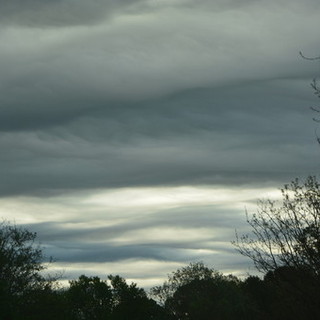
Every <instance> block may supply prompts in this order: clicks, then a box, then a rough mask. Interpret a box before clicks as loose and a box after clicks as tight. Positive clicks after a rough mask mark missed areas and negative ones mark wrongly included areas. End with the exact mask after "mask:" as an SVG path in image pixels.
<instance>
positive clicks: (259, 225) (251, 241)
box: [233, 177, 320, 276]
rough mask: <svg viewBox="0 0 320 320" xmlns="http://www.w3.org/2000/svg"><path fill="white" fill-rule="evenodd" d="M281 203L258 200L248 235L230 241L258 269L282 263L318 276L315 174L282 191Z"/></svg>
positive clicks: (319, 196) (319, 207)
mask: <svg viewBox="0 0 320 320" xmlns="http://www.w3.org/2000/svg"><path fill="white" fill-rule="evenodd" d="M281 192H282V202H281V203H280V204H279V203H277V202H274V201H271V200H266V201H260V203H259V209H258V211H257V213H255V214H253V215H252V216H251V217H249V216H248V214H247V221H248V223H249V225H250V226H251V228H252V233H251V234H245V235H242V236H240V237H239V236H238V235H237V238H236V241H234V242H233V244H234V245H235V246H236V248H237V250H238V251H239V252H240V253H241V254H242V255H244V256H247V257H249V258H250V259H251V260H252V261H253V262H254V264H255V266H256V267H257V269H258V270H259V271H262V272H265V273H266V272H268V271H273V270H276V269H278V268H279V267H281V266H289V267H295V268H298V269H304V270H308V272H309V273H312V274H314V275H315V276H319V275H320V185H319V183H318V182H317V180H316V178H315V177H308V178H307V179H306V181H305V182H304V183H302V184H301V183H300V182H299V181H298V180H297V179H296V180H295V181H293V182H292V183H291V184H289V185H286V186H285V187H284V188H283V189H282V190H281Z"/></svg>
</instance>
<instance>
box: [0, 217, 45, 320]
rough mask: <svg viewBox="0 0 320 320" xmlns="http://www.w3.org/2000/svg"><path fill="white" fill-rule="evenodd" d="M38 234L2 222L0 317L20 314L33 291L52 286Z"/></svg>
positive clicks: (0, 235)
mask: <svg viewBox="0 0 320 320" xmlns="http://www.w3.org/2000/svg"><path fill="white" fill-rule="evenodd" d="M35 239H36V233H33V232H30V231H28V230H27V229H24V228H20V227H17V226H16V225H12V224H10V223H8V222H2V223H1V224H0V317H2V318H3V319H7V318H8V319H10V318H12V317H13V315H14V314H17V313H19V311H20V310H21V309H22V306H23V305H24V304H25V301H26V300H25V298H26V297H28V296H30V292H33V291H35V290H38V291H39V290H44V289H45V288H49V287H50V286H51V283H50V282H48V281H47V280H46V279H45V278H44V277H43V275H42V274H41V273H40V272H41V271H42V270H44V269H45V267H44V265H43V253H42V250H41V248H40V247H39V245H38V244H36V242H35Z"/></svg>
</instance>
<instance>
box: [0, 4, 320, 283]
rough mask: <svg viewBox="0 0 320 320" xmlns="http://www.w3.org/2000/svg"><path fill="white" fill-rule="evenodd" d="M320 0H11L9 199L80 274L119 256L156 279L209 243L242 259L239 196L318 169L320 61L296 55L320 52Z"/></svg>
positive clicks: (4, 29)
mask: <svg viewBox="0 0 320 320" xmlns="http://www.w3.org/2000/svg"><path fill="white" fill-rule="evenodd" d="M319 6H320V5H319V3H318V2H316V1H313V0H308V1H304V2H301V1H287V0H282V1H268V2H264V1H249V0H248V1H233V0H230V1H206V0H199V1H187V0H185V1H184V0H175V1H167V0H149V1H146V0H140V1H138V0H137V1H100V0H97V1H90V2H85V1H71V0H60V1H38V0H30V1H17V0H12V1H2V2H0V25H1V30H0V43H1V51H0V64H1V75H0V148H1V153H0V173H1V181H0V196H1V215H2V216H3V217H4V218H8V219H10V220H12V219H14V220H16V221H17V222H18V223H19V224H20V223H21V224H25V225H26V226H28V227H30V228H31V229H34V230H36V231H37V232H38V234H39V237H40V240H41V241H42V243H43V244H44V245H45V247H46V250H47V252H48V254H49V255H50V254H52V255H54V256H55V257H56V258H57V259H58V263H59V265H60V266H63V268H66V269H67V270H68V272H69V276H71V275H75V274H77V272H79V270H80V269H81V266H82V267H83V268H85V269H86V268H87V269H88V270H89V269H90V270H91V271H90V272H94V271H97V272H98V271H99V272H101V273H102V271H101V270H102V268H104V267H106V266H108V267H110V268H111V269H112V270H111V271H110V272H113V270H114V269H115V268H116V266H118V267H119V268H121V263H122V262H124V263H126V264H128V265H130V266H132V268H133V269H134V270H135V271H134V272H133V271H132V272H131V273H130V274H129V273H128V275H129V276H130V277H131V278H132V279H137V278H139V277H140V278H141V279H142V278H144V281H146V283H148V284H150V283H151V282H152V281H153V282H154V281H156V279H158V280H157V281H159V277H160V275H159V273H160V271H164V270H166V272H169V271H171V270H170V268H171V267H173V266H179V265H181V264H182V263H185V262H187V261H190V260H198V259H202V260H205V262H208V263H212V264H214V265H215V266H216V267H217V268H220V269H223V270H230V271H232V270H234V271H236V272H240V273H241V272H242V271H243V270H244V269H245V267H244V264H243V263H244V262H243V260H242V258H241V257H238V256H237V255H235V253H234V251H233V249H232V247H231V246H230V241H231V240H232V239H233V234H234V233H233V230H234V228H245V227H244V225H243V211H244V206H245V205H248V204H251V203H255V199H257V198H258V197H260V196H261V194H263V193H264V192H265V190H266V188H268V191H269V192H270V190H272V188H273V189H276V188H277V187H281V185H282V184H283V183H286V182H288V181H290V180H291V179H293V178H295V177H304V176H306V175H309V174H312V175H314V174H317V172H318V170H319V166H318V148H317V143H316V136H317V125H316V123H314V122H313V121H312V117H313V116H314V114H313V113H312V112H311V111H310V109H309V107H311V106H316V105H317V104H318V102H319V101H318V99H317V97H315V96H314V95H313V94H312V90H311V89H310V87H309V82H310V81H311V79H312V78H314V77H317V76H318V74H319V68H318V67H319V65H318V61H307V60H304V59H302V57H301V56H300V55H299V51H303V53H304V54H305V55H306V56H310V57H315V56H318V54H319V47H318V44H317V42H316V41H315V39H317V37H318V21H319V13H320V10H319V9H320V8H319ZM315 131H316V132H315ZM179 188H187V189H183V192H182V191H181V189H179ZM188 188H191V189H188ZM270 188H271V189H270ZM128 190H129V191H128ZM190 190H191V191H190ZM199 190H200V191H199ZM204 190H206V191H204ZM221 190H223V191H221ZM234 190H236V191H234ZM252 190H256V191H255V192H253V191H252ZM141 192H144V195H143V194H142V193H141ZM163 192H164V193H163ZM241 192H245V193H247V196H246V197H245V198H246V200H245V201H243V199H240V198H238V197H237V195H238V194H239V193H241ZM129 194H130V196H129ZM182 194H183V196H182ZM248 194H250V196H248ZM170 195H171V196H170ZM215 195H218V196H219V197H220V198H221V199H223V201H222V202H221V203H220V202H219V201H218V200H217V199H216V198H215ZM170 197H172V198H171V200H172V199H173V203H170V201H169V200H168V199H170ZM177 197H178V198H179V197H180V198H179V201H178V202H177ZM194 198H196V199H198V200H197V201H196V202H193V201H190V199H194ZM90 199H91V200H90ZM210 199H211V200H210ZM213 199H215V201H213ZM134 200H136V201H134ZM139 201H140V202H139ZM212 201H213V202H212ZM244 202H245V203H244ZM141 203H143V205H141ZM146 203H148V205H146ZM125 204H127V206H126V205H125ZM240 217H241V218H240ZM139 261H140V267H141V266H142V265H143V266H149V267H150V273H148V272H147V271H146V270H144V271H143V272H145V276H144V275H141V274H139V267H138V266H139ZM157 263H158V267H156V265H157ZM68 266H69V267H68ZM130 268H131V267H130ZM145 268H147V267H145ZM133 269H132V270H133ZM241 270H242V271H241ZM83 272H85V270H84V271H83ZM162 276H164V274H162Z"/></svg>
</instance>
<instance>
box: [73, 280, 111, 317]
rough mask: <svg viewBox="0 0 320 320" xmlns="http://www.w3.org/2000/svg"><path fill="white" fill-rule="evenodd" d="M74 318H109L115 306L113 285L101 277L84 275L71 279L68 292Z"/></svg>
mask: <svg viewBox="0 0 320 320" xmlns="http://www.w3.org/2000/svg"><path fill="white" fill-rule="evenodd" d="M67 297H68V302H69V309H70V313H71V318H72V319H81V320H82V319H84V320H85V319H88V320H89V319H93V320H98V319H109V318H110V314H111V311H112V306H113V296H112V291H111V287H110V286H109V285H108V284H107V282H106V281H102V280H101V279H100V278H99V277H87V276H85V275H82V276H80V277H79V279H78V280H72V281H70V288H69V290H68V292H67Z"/></svg>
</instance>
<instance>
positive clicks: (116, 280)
mask: <svg viewBox="0 0 320 320" xmlns="http://www.w3.org/2000/svg"><path fill="white" fill-rule="evenodd" d="M108 278H109V280H110V281H111V286H112V292H113V298H114V307H113V313H112V320H122V319H130V320H142V319H143V320H152V319H154V320H169V319H170V318H169V317H168V315H167V314H166V312H165V310H164V309H163V308H161V307H160V306H159V305H157V304H156V302H155V301H154V300H152V299H149V298H148V297H147V294H146V292H145V290H144V289H142V288H138V287H137V285H136V284H135V283H131V284H130V285H129V284H127V282H126V281H125V279H123V278H122V277H120V276H118V275H116V276H112V275H110V276H109V277H108Z"/></svg>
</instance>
